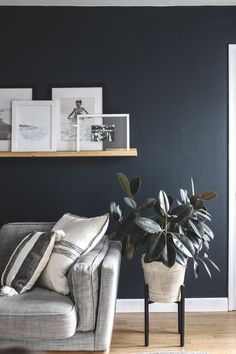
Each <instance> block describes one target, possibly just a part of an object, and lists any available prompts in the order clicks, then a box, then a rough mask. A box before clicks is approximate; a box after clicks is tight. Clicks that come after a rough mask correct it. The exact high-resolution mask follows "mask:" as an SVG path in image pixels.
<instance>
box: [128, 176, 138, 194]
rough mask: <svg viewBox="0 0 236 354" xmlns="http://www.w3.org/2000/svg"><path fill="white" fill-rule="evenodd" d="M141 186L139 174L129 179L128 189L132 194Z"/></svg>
mask: <svg viewBox="0 0 236 354" xmlns="http://www.w3.org/2000/svg"><path fill="white" fill-rule="evenodd" d="M140 187H141V178H140V177H139V176H135V177H133V178H132V179H131V181H130V190H131V193H132V195H135V194H136V193H138V191H139V190H140Z"/></svg>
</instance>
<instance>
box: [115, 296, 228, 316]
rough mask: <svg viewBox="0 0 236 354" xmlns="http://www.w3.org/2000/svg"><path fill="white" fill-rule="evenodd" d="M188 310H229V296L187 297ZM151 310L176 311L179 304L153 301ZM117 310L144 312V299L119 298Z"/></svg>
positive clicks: (186, 306) (186, 307)
mask: <svg viewBox="0 0 236 354" xmlns="http://www.w3.org/2000/svg"><path fill="white" fill-rule="evenodd" d="M185 309H186V311H187V312H211V311H213V312H214V311H218V312H220V311H228V299H227V297H216V298H213V297H210V298H187V299H186V300H185ZM149 311H150V312H176V311H177V304H173V303H171V304H161V303H156V302H155V303H153V304H151V305H150V307H149ZM116 312H117V313H118V312H144V300H143V299H118V300H117V303H116Z"/></svg>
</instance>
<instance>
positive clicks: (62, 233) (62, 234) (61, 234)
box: [55, 230, 66, 241]
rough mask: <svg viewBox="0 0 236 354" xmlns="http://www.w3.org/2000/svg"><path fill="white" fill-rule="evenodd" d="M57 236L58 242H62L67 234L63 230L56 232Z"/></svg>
mask: <svg viewBox="0 0 236 354" xmlns="http://www.w3.org/2000/svg"><path fill="white" fill-rule="evenodd" d="M55 234H56V241H61V240H63V239H64V238H65V236H66V234H65V232H64V231H63V230H56V231H55Z"/></svg>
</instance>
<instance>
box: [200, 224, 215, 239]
mask: <svg viewBox="0 0 236 354" xmlns="http://www.w3.org/2000/svg"><path fill="white" fill-rule="evenodd" d="M202 226H203V229H204V231H205V233H206V234H207V235H208V236H209V237H210V238H211V239H212V240H213V239H214V233H213V231H212V230H211V229H210V228H209V226H208V225H206V224H203V225H202Z"/></svg>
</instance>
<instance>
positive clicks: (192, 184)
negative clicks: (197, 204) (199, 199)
mask: <svg viewBox="0 0 236 354" xmlns="http://www.w3.org/2000/svg"><path fill="white" fill-rule="evenodd" d="M191 186H192V195H194V194H195V188H194V182H193V178H192V177H191Z"/></svg>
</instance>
